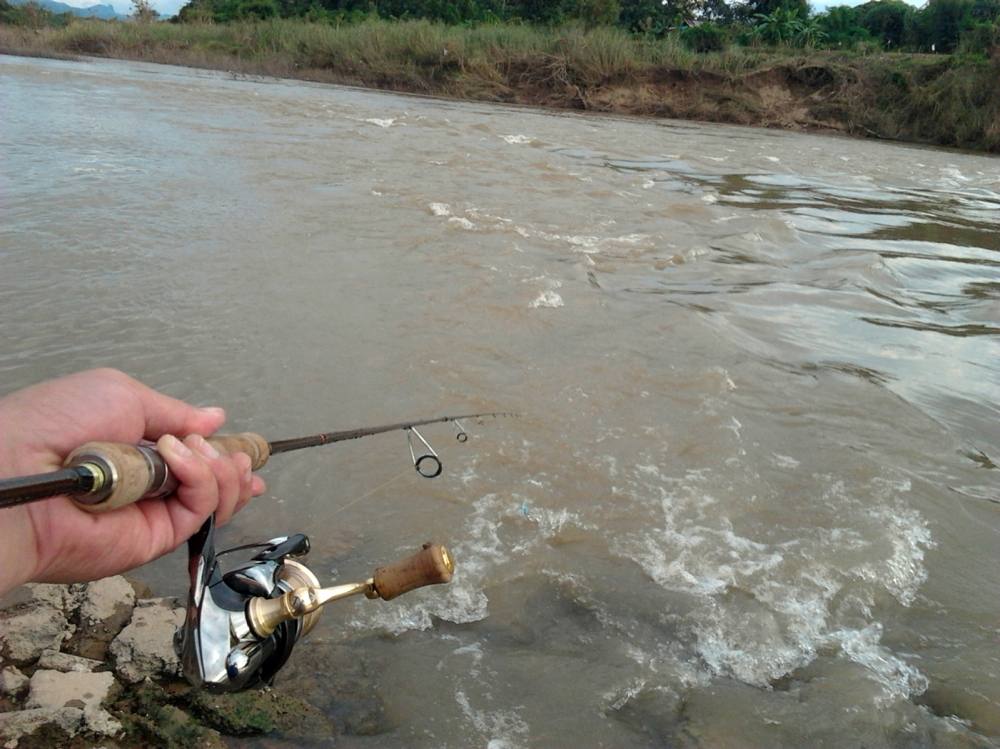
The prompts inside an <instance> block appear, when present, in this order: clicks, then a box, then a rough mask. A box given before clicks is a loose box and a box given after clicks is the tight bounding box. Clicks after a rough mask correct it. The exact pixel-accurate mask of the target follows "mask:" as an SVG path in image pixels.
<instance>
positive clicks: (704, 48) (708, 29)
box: [681, 23, 728, 52]
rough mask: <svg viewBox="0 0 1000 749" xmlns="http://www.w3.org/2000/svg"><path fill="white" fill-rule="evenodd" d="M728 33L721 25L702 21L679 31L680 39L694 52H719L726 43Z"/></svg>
mask: <svg viewBox="0 0 1000 749" xmlns="http://www.w3.org/2000/svg"><path fill="white" fill-rule="evenodd" d="M727 37H728V34H727V33H726V30H725V29H724V28H722V27H721V26H719V25H717V24H714V23H703V24H699V25H698V26H689V27H687V28H685V29H683V30H682V31H681V41H683V42H684V44H685V45H687V48H688V49H690V50H693V51H695V52H721V51H722V50H724V49H725V48H726V45H727V43H728V38H727Z"/></svg>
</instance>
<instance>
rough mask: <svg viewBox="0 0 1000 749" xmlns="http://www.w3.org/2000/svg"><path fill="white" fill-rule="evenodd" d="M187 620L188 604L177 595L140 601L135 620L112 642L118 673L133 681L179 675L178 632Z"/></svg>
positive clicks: (123, 677) (135, 610) (136, 608)
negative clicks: (175, 647)
mask: <svg viewBox="0 0 1000 749" xmlns="http://www.w3.org/2000/svg"><path fill="white" fill-rule="evenodd" d="M183 623H184V608H183V607H181V606H180V605H178V603H177V601H176V599H173V598H152V599H149V600H146V601H140V602H139V603H138V605H137V606H136V607H135V609H134V610H133V611H132V621H131V623H130V624H129V625H128V626H127V627H125V629H123V630H122V631H121V633H120V634H119V635H118V636H117V637H116V638H115V639H114V641H113V642H112V643H111V648H110V650H111V654H112V655H113V656H114V658H115V670H116V672H117V673H118V675H119V676H120V677H121V678H122V679H124V680H125V681H127V682H129V683H132V684H135V683H137V682H140V681H142V680H143V679H145V678H146V677H154V678H155V677H159V676H177V675H179V674H180V662H179V660H178V658H177V653H176V652H175V650H174V633H175V632H176V631H177V628H178V627H180V626H181V625H182V624H183Z"/></svg>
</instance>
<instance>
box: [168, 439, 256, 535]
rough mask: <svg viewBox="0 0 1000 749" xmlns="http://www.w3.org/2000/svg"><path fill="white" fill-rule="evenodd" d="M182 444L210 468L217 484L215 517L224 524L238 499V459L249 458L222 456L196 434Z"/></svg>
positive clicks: (241, 455)
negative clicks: (200, 457) (201, 458)
mask: <svg viewBox="0 0 1000 749" xmlns="http://www.w3.org/2000/svg"><path fill="white" fill-rule="evenodd" d="M184 444H186V445H187V446H188V447H189V448H191V450H193V451H195V452H197V453H198V454H199V455H201V456H202V457H203V458H205V460H206V461H207V463H208V465H209V467H210V468H211V469H212V475H213V476H214V477H215V482H216V484H217V485H218V496H219V504H218V507H217V508H216V510H215V517H216V521H217V522H218V524H219V525H220V526H221V525H225V524H226V523H228V522H229V519H230V518H231V517H232V516H233V512H234V511H235V509H236V503H237V502H239V499H240V474H241V473H242V467H241V463H240V461H241V460H247V461H248V460H249V458H248V457H247V456H245V455H243V454H242V453H236V455H233V456H229V455H227V456H223V455H222V454H220V453H219V451H218V450H216V449H215V447H214V446H212V445H210V444H209V443H208V442H206V441H205V438H204V437H201V436H200V435H197V434H192V435H190V436H188V437H187V438H185V440H184ZM237 456H239V457H237Z"/></svg>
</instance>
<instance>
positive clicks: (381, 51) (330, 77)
mask: <svg viewBox="0 0 1000 749" xmlns="http://www.w3.org/2000/svg"><path fill="white" fill-rule="evenodd" d="M189 26H191V25H177V24H156V25H146V26H143V25H140V24H109V23H100V22H81V23H74V24H73V25H71V26H70V27H67V29H54V30H53V29H45V30H41V31H40V33H35V31H30V33H29V31H28V30H24V29H20V28H17V27H10V26H0V54H7V55H18V56H28V57H51V58H54V59H64V60H67V59H68V60H73V59H80V58H81V57H98V58H107V59H119V60H128V61H136V62H148V63H159V64H167V65H178V66H183V67H189V68H195V69H208V70H218V71H225V72H228V73H231V74H233V75H261V76H267V77H271V78H278V79H287V80H302V81H309V82H314V83H326V84H337V85H347V86H353V87H357V88H362V89H369V90H379V91H386V92H392V93H407V94H417V95H428V96H433V97H436V98H443V99H447V100H457V101H470V102H485V103H500V104H513V105H525V106H534V107H544V108H548V109H554V110H563V111H574V112H599V113H603V114H613V115H627V116H638V117H651V118H670V119H678V120H690V121H695V122H712V123H725V124H733V125H742V126H750V127H764V128H769V129H782V130H791V131H798V132H818V133H827V134H830V133H837V134H842V135H848V136H852V137H861V138H874V139H880V140H887V141H891V142H897V143H908V144H915V145H923V146H944V147H951V148H959V149H963V150H969V151H976V152H980V153H982V152H986V153H1000V88H998V87H997V86H996V80H998V79H1000V59H995V60H992V61H989V62H969V61H961V60H956V59H955V58H951V57H948V56H944V55H937V56H935V55H917V54H903V53H891V54H889V53H884V54H877V55H870V56H859V55H848V54H844V53H836V52H829V51H822V52H821V51H805V52H803V51H793V50H769V51H767V50H765V51H753V52H750V51H744V50H737V49H734V50H731V51H729V52H725V53H714V54H708V55H696V54H693V53H682V52H680V51H677V50H673V51H671V49H669V45H668V48H667V49H665V50H660V51H657V54H658V55H659V57H657V58H655V60H654V61H653V62H650V61H649V60H648V59H647V60H635V59H631V58H628V57H620V59H619V58H615V57H614V56H613V55H612V56H610V59H609V55H608V54H606V52H607V50H601V49H599V48H598V46H599V45H598V43H597V41H595V40H594V39H591V38H590V37H591V36H592V34H591V35H588V34H586V33H582V32H578V37H579V38H578V39H576V40H575V41H574V42H573V44H577V45H578V46H579V49H576V48H574V47H572V44H568V43H565V42H566V39H558V40H557V42H559V44H557V47H556V49H554V50H548V49H543V48H537V49H535V48H532V49H523V48H522V47H519V46H517V45H515V44H514V43H511V42H508V43H507V46H506V47H504V46H502V44H501V46H496V45H494V46H488V45H486V46H483V45H480V46H475V47H474V46H473V44H472V43H471V42H469V40H468V39H466V38H465V37H463V36H462V34H463V33H464V34H466V35H467V36H468V35H471V34H472V31H469V30H463V29H459V30H457V31H456V30H455V29H452V28H450V27H436V26H434V25H432V24H426V23H421V22H409V23H406V24H395V25H390V24H387V23H385V22H381V23H376V24H368V25H361V26H358V27H344V28H337V29H331V28H327V27H323V28H317V25H316V24H306V23H302V22H293V21H281V22H269V23H257V24H244V25H235V24H233V25H229V26H215V27H212V26H203V27H197V26H195V27H191V28H189ZM392 33H395V34H397V35H399V36H400V37H401V38H399V39H396V38H388V39H387V38H386V35H387V34H392ZM532 33H535V32H532ZM428 34H430V35H431V38H429V39H425V38H424V37H425V36H427V35H428ZM435 35H436V36H435ZM272 37H273V38H272ZM369 37H372V38H373V39H374V40H375V44H374V45H373V44H372V39H369ZM410 37H413V38H410ZM417 42H420V43H421V44H423V45H424V47H426V48H427V49H431V50H433V52H427V51H426V49H415V44H416V43H417ZM477 44H478V42H477ZM637 44H638V42H637ZM463 45H465V46H463ZM369 46H374V47H375V48H376V52H375V53H373V52H372V51H371V50H370V49H369ZM522 46H523V45H522ZM480 47H482V48H480ZM626 51H628V50H626ZM618 52H622V50H618ZM622 54H624V52H622ZM644 54H646V55H647V57H648V56H649V55H650V53H649V52H648V51H647V52H644ZM661 58H662V59H661ZM673 58H676V59H673Z"/></svg>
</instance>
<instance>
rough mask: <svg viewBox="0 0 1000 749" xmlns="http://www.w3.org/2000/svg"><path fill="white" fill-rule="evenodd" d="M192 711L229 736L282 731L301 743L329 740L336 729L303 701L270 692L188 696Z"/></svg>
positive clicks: (194, 694)
mask: <svg viewBox="0 0 1000 749" xmlns="http://www.w3.org/2000/svg"><path fill="white" fill-rule="evenodd" d="M189 701H190V705H191V708H192V710H193V711H194V712H195V713H196V714H197V715H198V717H199V718H200V719H201V720H202V721H203V722H204V723H205V724H206V725H208V726H211V727H212V728H215V729H217V730H218V731H219V732H221V733H222V734H224V735H228V736H257V735H261V734H266V733H271V732H273V731H279V732H281V733H282V734H283V735H284V736H285V737H288V738H291V737H295V738H298V739H302V740H304V741H320V740H328V739H329V738H330V737H331V736H333V735H334V734H335V733H336V729H335V727H334V726H333V725H332V724H331V723H330V721H329V720H328V719H327V717H326V716H325V715H323V713H321V712H320V711H319V710H318V709H317V708H316V707H314V706H313V705H310V704H309V703H308V702H305V701H304V700H300V699H296V698H295V697H288V696H286V695H283V694H279V693H278V692H274V691H271V690H254V689H249V690H247V691H244V692H233V693H228V694H213V693H210V692H205V691H202V690H192V691H191V692H190V693H189Z"/></svg>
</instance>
